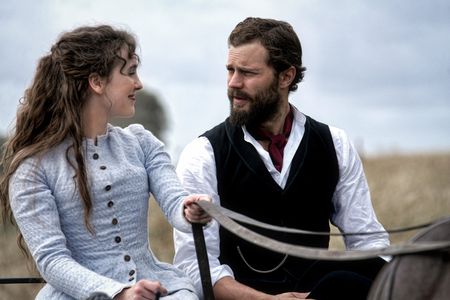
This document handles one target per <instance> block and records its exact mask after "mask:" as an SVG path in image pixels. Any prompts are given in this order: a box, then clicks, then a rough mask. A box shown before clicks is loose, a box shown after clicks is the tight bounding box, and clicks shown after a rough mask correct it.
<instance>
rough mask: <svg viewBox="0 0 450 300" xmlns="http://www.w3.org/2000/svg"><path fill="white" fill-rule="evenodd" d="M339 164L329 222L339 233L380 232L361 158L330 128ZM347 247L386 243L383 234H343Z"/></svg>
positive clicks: (349, 143)
mask: <svg viewBox="0 0 450 300" xmlns="http://www.w3.org/2000/svg"><path fill="white" fill-rule="evenodd" d="M330 131H331V135H332V137H333V142H334V146H335V149H336V156H337V160H338V164H339V180H338V183H337V186H336V191H335V193H334V196H333V200H332V201H333V209H334V212H333V214H332V216H331V222H332V223H333V224H334V225H335V226H337V227H338V228H339V230H340V231H341V232H371V231H372V232H373V231H384V228H383V226H382V225H381V224H380V222H378V220H377V217H376V215H375V211H374V209H373V207H372V202H371V198H370V192H369V187H368V184H367V180H366V177H365V174H364V170H363V166H362V163H361V159H360V158H359V156H358V153H357V151H356V149H355V147H354V146H353V144H352V143H351V142H350V140H349V139H348V137H347V135H346V133H345V132H344V131H343V130H341V129H338V128H334V127H330ZM344 241H345V245H346V248H347V249H349V250H350V249H370V248H383V247H387V246H389V236H388V234H387V233H382V234H374V235H360V236H357V235H356V236H346V237H345V238H344Z"/></svg>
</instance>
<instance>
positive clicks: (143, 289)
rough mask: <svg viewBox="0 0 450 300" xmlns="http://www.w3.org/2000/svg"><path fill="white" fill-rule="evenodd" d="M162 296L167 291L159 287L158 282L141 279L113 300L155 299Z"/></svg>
mask: <svg viewBox="0 0 450 300" xmlns="http://www.w3.org/2000/svg"><path fill="white" fill-rule="evenodd" d="M157 294H160V295H161V296H164V295H166V294H167V290H166V289H165V288H164V287H163V286H162V285H161V283H160V282H159V281H151V280H146V279H142V280H139V281H138V282H137V283H136V284H135V285H133V286H132V287H130V288H127V289H124V290H123V291H121V292H120V293H119V294H117V296H115V297H114V300H140V299H146V300H147V299H150V300H154V299H156V295H157Z"/></svg>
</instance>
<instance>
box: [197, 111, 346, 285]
mask: <svg viewBox="0 0 450 300" xmlns="http://www.w3.org/2000/svg"><path fill="white" fill-rule="evenodd" d="M203 136H205V137H207V138H208V140H209V141H210V143H211V145H212V147H213V149H214V156H215V162H216V168H217V182H218V187H217V188H218V194H219V196H220V202H221V205H222V206H223V207H226V208H229V209H231V210H233V211H236V212H239V213H242V214H244V215H247V216H249V217H251V218H255V219H257V220H260V221H262V222H265V223H270V224H273V225H279V226H285V227H291V228H298V229H304V230H312V231H326V232H329V230H330V228H329V217H330V213H331V209H332V205H331V199H332V196H333V193H334V191H335V188H336V183H337V180H338V176H339V174H338V172H339V170H338V163H337V158H336V152H335V148H334V144H333V140H332V137H331V133H330V130H329V128H328V126H327V125H325V124H322V123H319V122H317V121H315V120H313V119H311V118H310V117H307V118H306V123H305V132H304V136H303V138H302V141H301V143H300V146H299V148H298V149H297V151H296V153H295V156H294V158H293V161H292V165H291V169H290V173H289V177H288V180H287V183H286V186H285V188H284V190H283V189H282V188H281V187H280V186H279V185H278V184H277V183H276V182H275V181H274V180H273V178H272V177H271V175H270V174H269V172H268V171H267V169H266V167H265V165H264V163H263V161H262V160H261V158H260V156H259V154H258V152H257V151H256V149H255V148H254V147H253V145H251V144H250V143H248V142H246V141H244V136H243V132H242V129H241V127H239V126H233V125H231V123H230V122H229V120H228V119H227V120H225V122H223V123H221V124H219V125H217V126H216V127H214V128H213V129H211V130H209V131H207V132H206V133H204V134H203ZM250 229H253V230H255V231H257V232H259V233H261V234H264V235H266V236H269V237H272V238H275V239H277V240H281V241H284V242H288V243H291V244H297V245H306V246H311V247H321V248H328V243H329V237H328V236H316V237H311V236H300V235H293V234H281V233H273V232H271V231H265V230H261V229H255V228H250ZM238 250H239V251H241V254H239V251H238ZM241 256H243V257H244V258H245V260H246V261H247V263H248V264H249V265H251V266H252V267H254V268H256V269H260V270H268V269H272V268H273V267H274V266H276V265H278V264H279V263H280V261H282V259H283V257H284V255H282V254H279V253H275V252H272V251H269V250H266V249H262V248H259V247H256V246H253V245H252V244H250V243H248V242H245V241H244V240H242V239H239V238H238V237H236V236H234V235H233V234H231V233H229V232H227V231H226V230H225V229H222V228H221V229H220V257H219V260H220V261H221V263H224V264H228V265H229V266H230V267H231V268H232V270H233V271H234V273H235V277H236V279H238V280H240V279H241V280H242V281H244V280H243V278H245V277H248V276H252V274H255V273H253V271H251V270H250V268H249V267H248V266H247V265H246V264H245V263H244V261H243V259H242V257H241ZM301 261H302V260H299V259H296V258H289V259H288V260H287V261H286V262H285V263H284V267H286V268H289V269H299V268H300V269H301V268H304V267H305V265H304V264H303V265H302V262H301Z"/></svg>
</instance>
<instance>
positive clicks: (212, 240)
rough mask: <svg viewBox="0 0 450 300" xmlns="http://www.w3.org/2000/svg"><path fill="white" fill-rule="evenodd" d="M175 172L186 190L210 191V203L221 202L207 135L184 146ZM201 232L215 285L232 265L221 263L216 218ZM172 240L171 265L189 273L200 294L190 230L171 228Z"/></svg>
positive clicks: (230, 273)
mask: <svg viewBox="0 0 450 300" xmlns="http://www.w3.org/2000/svg"><path fill="white" fill-rule="evenodd" d="M177 174H178V177H179V178H180V180H181V183H182V184H183V186H184V188H185V189H186V190H187V191H188V192H189V193H200V194H208V195H211V197H212V201H213V203H216V204H220V199H219V195H218V194H217V178H216V167H215V161H214V152H213V149H212V146H211V144H210V143H209V141H208V139H207V138H205V137H200V138H197V139H195V140H194V141H192V142H191V143H190V144H189V145H187V146H186V147H185V149H184V150H183V152H182V154H181V156H180V159H179V161H178V165H177ZM204 236H205V242H206V247H207V252H208V260H209V266H210V272H211V280H212V284H213V285H214V284H215V283H216V282H217V281H218V280H219V279H221V278H223V277H225V276H231V277H233V272H232V270H231V268H230V267H229V266H228V265H222V264H221V263H220V261H219V255H220V239H219V224H218V223H217V222H216V221H215V220H213V221H212V222H211V224H210V225H209V226H206V227H205V228H204ZM174 243H175V257H174V265H175V266H177V267H179V268H181V269H183V270H184V271H185V272H186V273H187V274H188V275H189V277H190V278H191V279H192V280H193V281H194V286H195V288H196V291H197V293H199V294H200V295H201V294H202V292H203V290H202V285H201V278H200V273H199V269H198V263H197V256H196V252H195V245H194V240H193V236H192V233H183V232H180V231H179V230H174Z"/></svg>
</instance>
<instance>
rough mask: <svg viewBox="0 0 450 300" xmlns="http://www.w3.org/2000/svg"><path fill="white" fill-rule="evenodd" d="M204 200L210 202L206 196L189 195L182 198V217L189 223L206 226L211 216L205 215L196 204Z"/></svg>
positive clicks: (209, 198)
mask: <svg viewBox="0 0 450 300" xmlns="http://www.w3.org/2000/svg"><path fill="white" fill-rule="evenodd" d="M200 200H206V201H209V202H211V197H210V196H208V195H202V194H200V195H189V196H187V197H186V198H184V201H183V204H184V217H185V218H186V220H188V221H189V222H191V223H201V224H206V223H208V222H209V221H211V216H210V215H208V213H206V211H204V210H203V209H202V208H201V207H200V206H199V205H198V204H197V203H196V202H198V201H200Z"/></svg>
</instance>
